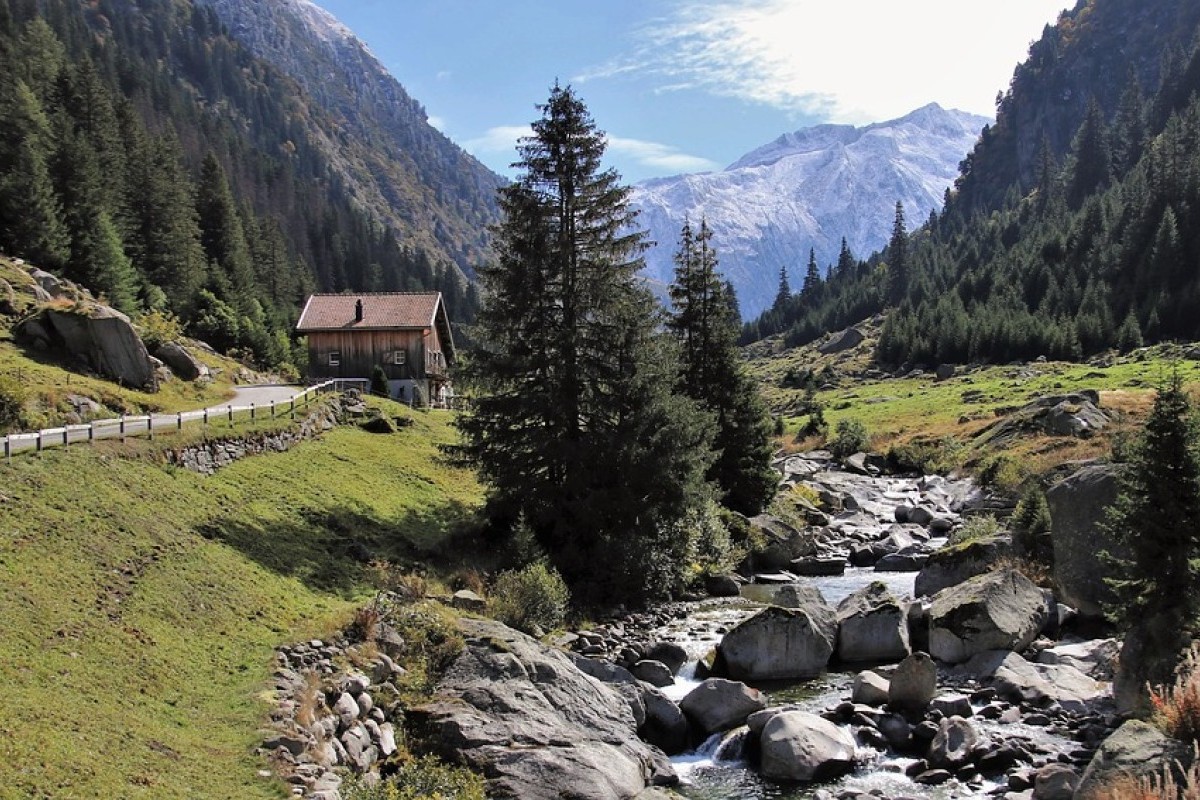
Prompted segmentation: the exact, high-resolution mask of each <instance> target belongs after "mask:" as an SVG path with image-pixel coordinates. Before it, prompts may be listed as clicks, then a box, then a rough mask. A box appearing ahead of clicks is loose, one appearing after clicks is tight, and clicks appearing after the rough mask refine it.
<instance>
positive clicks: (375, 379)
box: [371, 364, 388, 397]
mask: <svg viewBox="0 0 1200 800" xmlns="http://www.w3.org/2000/svg"><path fill="white" fill-rule="evenodd" d="M371 394H373V395H375V396H376V397H387V396H388V379H387V373H386V372H384V371H383V367H381V366H379V365H378V364H376V365H375V369H373V370H371Z"/></svg>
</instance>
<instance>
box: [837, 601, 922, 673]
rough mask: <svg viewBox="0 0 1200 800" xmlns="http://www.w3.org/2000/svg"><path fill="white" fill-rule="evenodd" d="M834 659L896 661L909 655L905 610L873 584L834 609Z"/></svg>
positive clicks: (898, 602) (906, 612)
mask: <svg viewBox="0 0 1200 800" xmlns="http://www.w3.org/2000/svg"><path fill="white" fill-rule="evenodd" d="M837 622H838V640H837V654H838V658H839V659H841V660H842V661H845V662H851V663H854V662H883V661H897V660H899V659H902V658H904V657H905V656H907V655H908V654H909V645H908V608H907V606H906V605H904V606H902V605H901V604H900V601H898V600H897V599H896V598H895V597H893V596H892V593H891V592H889V591H888V588H887V586H886V585H885V584H883V583H880V582H878V581H875V582H873V583H871V584H869V585H867V586H865V587H863V588H862V589H860V590H859V591H857V592H855V593H854V594H851V595H850V596H848V597H847V598H846V599H845V600H843V601H842V602H841V603H839V604H838V607H837Z"/></svg>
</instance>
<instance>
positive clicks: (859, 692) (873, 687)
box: [850, 670, 890, 706]
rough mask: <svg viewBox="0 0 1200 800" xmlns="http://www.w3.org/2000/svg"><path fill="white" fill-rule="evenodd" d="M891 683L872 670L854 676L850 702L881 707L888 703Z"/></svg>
mask: <svg viewBox="0 0 1200 800" xmlns="http://www.w3.org/2000/svg"><path fill="white" fill-rule="evenodd" d="M889 684H890V682H889V681H888V679H887V678H884V677H883V676H882V675H880V674H879V673H876V672H872V671H870V670H866V671H865V672H860V673H858V674H857V675H855V676H854V683H853V684H851V687H850V701H851V702H853V703H861V704H863V705H866V706H881V705H883V704H884V703H886V702H887V701H888V686H889Z"/></svg>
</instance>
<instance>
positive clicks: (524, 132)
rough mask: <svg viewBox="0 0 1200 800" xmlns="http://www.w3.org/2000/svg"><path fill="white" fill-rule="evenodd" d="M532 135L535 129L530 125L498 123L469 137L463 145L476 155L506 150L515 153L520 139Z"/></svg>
mask: <svg viewBox="0 0 1200 800" xmlns="http://www.w3.org/2000/svg"><path fill="white" fill-rule="evenodd" d="M532 135H533V129H532V128H530V127H529V126H528V125H497V126H496V127H494V128H488V129H487V130H486V131H484V133H483V135H482V136H477V137H475V138H474V139H467V140H466V141H465V142H463V143H462V146H463V147H464V148H466V149H467V150H468V151H470V152H472V153H475V154H476V155H478V154H480V153H500V152H505V151H507V152H510V153H513V152H515V151H516V149H517V140H518V139H521V138H522V137H525V136H532Z"/></svg>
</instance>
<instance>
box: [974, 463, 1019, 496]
mask: <svg viewBox="0 0 1200 800" xmlns="http://www.w3.org/2000/svg"><path fill="white" fill-rule="evenodd" d="M1028 477H1029V472H1028V470H1027V469H1026V468H1025V467H1024V466H1023V465H1022V464H1021V463H1020V462H1018V461H1017V460H1016V459H1015V458H1013V457H1012V456H1009V455H1005V454H1003V453H1001V454H1000V455H997V456H994V457H992V458H990V459H988V460H987V461H986V462H984V464H983V466H982V467H981V468H980V470H979V482H980V483H982V484H983V485H984V486H987V487H989V488H991V489H995V490H997V491H1000V492H1005V493H1007V494H1009V495H1012V494H1015V493H1016V492H1017V490H1018V489H1020V487H1021V485H1022V484H1023V483H1025V479H1026V478H1028Z"/></svg>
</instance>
